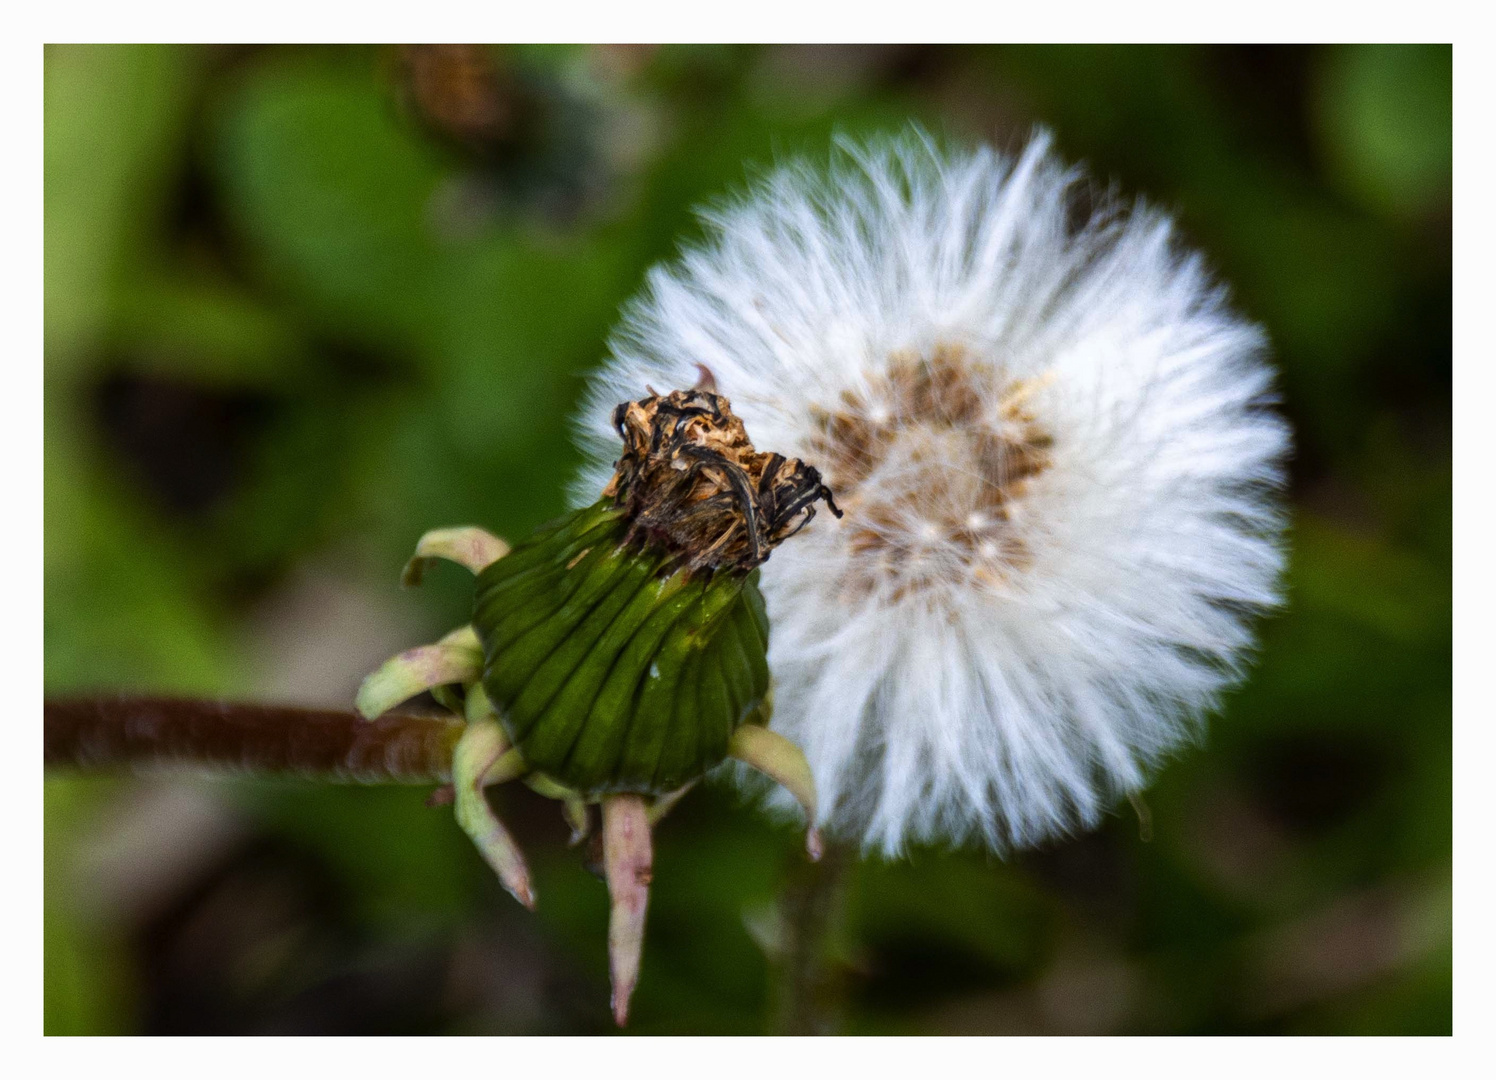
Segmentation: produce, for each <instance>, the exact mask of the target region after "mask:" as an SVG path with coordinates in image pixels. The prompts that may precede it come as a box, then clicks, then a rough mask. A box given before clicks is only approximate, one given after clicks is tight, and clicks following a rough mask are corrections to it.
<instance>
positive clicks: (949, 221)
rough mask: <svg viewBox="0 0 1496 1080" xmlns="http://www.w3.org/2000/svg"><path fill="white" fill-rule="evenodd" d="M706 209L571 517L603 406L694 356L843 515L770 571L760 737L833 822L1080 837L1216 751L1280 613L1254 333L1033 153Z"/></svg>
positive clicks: (902, 829)
mask: <svg viewBox="0 0 1496 1080" xmlns="http://www.w3.org/2000/svg"><path fill="white" fill-rule="evenodd" d="M1082 197H1084V198H1082ZM1083 203H1085V204H1089V205H1088V206H1086V208H1085V209H1080V207H1081V205H1082V204H1083ZM704 219H705V221H706V224H707V227H708V236H707V239H706V240H705V241H704V242H703V243H702V244H701V245H699V246H696V247H692V248H688V249H687V250H685V251H684V252H683V253H682V255H681V256H680V258H679V259H677V260H676V261H674V262H672V263H669V264H665V265H662V266H658V267H655V268H654V269H653V270H651V271H650V274H649V278H648V285H647V287H646V289H645V290H644V292H643V293H642V294H641V296H640V297H639V298H637V299H636V300H635V301H634V302H633V303H632V304H631V305H630V306H629V307H628V308H627V309H626V310H625V314H624V318H623V321H622V323H621V325H620V327H619V329H618V331H617V332H616V334H615V336H614V338H613V340H612V342H611V351H612V356H611V357H610V359H609V361H608V363H607V364H606V365H605V366H604V367H603V369H602V370H601V371H600V372H599V373H598V374H597V375H596V376H595V377H594V379H593V381H592V385H591V387H590V391H589V399H588V405H587V407H586V409H585V410H584V413H583V417H582V423H581V427H580V430H581V435H582V440H583V442H584V445H585V446H586V448H587V449H588V450H589V453H590V458H591V464H590V466H589V468H588V469H587V470H586V472H585V474H584V476H583V477H582V478H581V480H580V481H579V484H578V488H577V492H578V498H579V499H581V500H583V501H590V499H592V498H594V497H595V495H596V492H597V490H598V489H599V488H600V487H601V486H602V483H604V482H605V481H606V479H607V477H608V474H609V472H610V470H611V462H612V459H613V457H614V456H616V439H615V438H614V437H613V435H612V432H611V431H610V429H609V427H608V420H607V418H608V414H609V411H610V410H611V409H612V407H613V406H614V405H615V404H616V403H617V402H619V401H623V400H628V399H630V398H632V397H635V396H637V395H638V393H639V392H640V389H641V388H642V387H644V386H645V385H646V384H653V385H655V386H672V387H675V386H690V385H692V384H694V383H695V381H696V379H697V377H698V365H704V366H705V367H706V368H707V369H708V370H710V371H711V373H712V374H713V376H714V378H715V381H716V385H717V388H718V390H719V392H720V393H722V394H724V395H725V396H726V397H727V398H728V399H729V400H730V401H731V402H732V404H733V407H734V409H735V410H736V411H737V413H738V415H739V416H741V417H742V419H743V421H744V423H745V424H746V426H747V429H748V431H749V432H750V433H751V435H752V437H753V438H754V439H755V440H756V441H757V442H759V443H760V444H762V445H770V446H774V447H776V448H777V449H780V450H781V451H782V452H783V453H786V454H793V455H795V456H797V457H800V458H802V459H804V460H805V461H806V462H807V463H809V464H811V465H814V466H815V467H817V468H818V469H819V470H820V471H821V473H822V475H823V477H824V479H825V481H826V483H827V484H828V485H829V486H830V487H831V489H832V491H833V492H834V493H835V496H836V500H837V503H838V505H839V506H840V507H841V508H842V509H843V510H844V511H845V516H844V517H843V518H842V519H840V520H837V519H834V518H833V517H832V516H831V515H829V514H823V515H820V516H818V517H816V519H815V520H814V521H813V522H812V523H811V524H810V525H808V526H807V527H806V528H805V529H804V531H803V532H802V533H801V537H800V539H798V540H797V541H796V542H795V543H794V544H789V545H785V546H784V547H783V548H781V549H779V550H776V551H775V553H774V555H773V557H772V558H771V559H770V560H769V561H768V562H767V563H765V564H764V566H763V570H762V573H763V589H764V594H765V597H766V600H767V603H768V608H769V615H770V620H771V626H772V630H771V637H770V652H769V659H770V667H771V670H772V672H773V677H774V685H775V691H774V694H775V713H774V717H773V722H772V726H773V727H774V728H776V729H777V730H780V731H781V732H782V733H783V734H785V735H786V736H788V737H789V738H791V739H793V740H794V741H795V742H797V743H799V744H800V745H801V746H802V747H803V748H804V750H805V752H806V756H807V758H808V759H809V761H810V764H811V767H812V770H813V772H814V775H815V780H816V784H817V787H818V789H819V791H820V797H821V815H822V822H821V823H822V824H823V825H824V826H825V827H827V828H828V829H829V830H832V831H834V832H838V833H840V834H841V835H843V836H848V837H851V838H853V839H855V840H857V841H859V842H861V843H862V844H863V845H864V846H866V847H868V848H874V849H880V850H882V851H884V852H887V853H889V854H893V853H897V852H899V851H901V850H902V849H903V848H904V847H905V846H906V845H908V844H910V843H949V844H959V843H963V842H967V841H973V840H974V841H978V842H981V843H984V844H986V845H987V846H990V847H992V848H994V849H997V850H1009V849H1012V848H1015V847H1023V846H1029V845H1032V844H1035V843H1039V842H1042V841H1043V840H1045V839H1047V838H1049V837H1052V836H1055V835H1057V834H1062V833H1065V832H1069V831H1074V830H1077V829H1080V828H1085V827H1090V826H1093V825H1094V824H1096V822H1097V821H1098V820H1099V817H1100V816H1101V814H1102V813H1104V812H1105V811H1106V810H1107V809H1109V808H1110V807H1111V806H1113V805H1114V804H1115V803H1116V802H1117V800H1118V799H1119V798H1120V797H1121V796H1122V795H1124V794H1126V793H1130V792H1133V791H1136V790H1138V789H1140V788H1142V787H1143V786H1144V785H1145V783H1146V780H1147V778H1148V776H1149V775H1150V772H1151V771H1152V769H1153V767H1154V766H1156V765H1157V764H1158V763H1159V762H1160V760H1161V759H1162V758H1163V757H1165V756H1166V755H1167V754H1168V753H1170V752H1171V751H1172V750H1174V749H1176V748H1177V747H1179V746H1180V745H1181V744H1182V743H1184V742H1186V741H1188V740H1189V739H1191V738H1192V737H1194V736H1195V735H1197V734H1198V733H1199V731H1200V727H1201V720H1202V718H1203V717H1204V716H1205V715H1206V714H1207V713H1208V712H1209V711H1210V710H1211V709H1212V708H1213V707H1214V706H1215V705H1216V703H1217V701H1218V699H1219V695H1220V693H1221V691H1222V690H1224V689H1225V688H1226V687H1228V686H1230V685H1231V684H1232V683H1233V682H1235V681H1236V680H1237V679H1238V678H1239V677H1240V676H1241V674H1242V670H1243V665H1244V662H1245V659H1246V657H1247V654H1248V652H1249V650H1250V648H1251V646H1252V641H1253V638H1252V632H1251V626H1250V623H1251V617H1252V615H1253V614H1254V613H1255V612H1257V611H1260V610H1262V609H1264V608H1267V607H1270V606H1272V605H1273V604H1275V603H1276V602H1277V600H1278V581H1279V577H1280V574H1281V569H1282V562H1283V555H1282V549H1281V542H1280V538H1281V533H1282V512H1281V508H1280V502H1279V498H1278V490H1279V488H1280V487H1281V483H1282V461H1283V458H1284V456H1285V454H1286V450H1287V445H1288V434H1287V429H1286V426H1285V425H1284V424H1283V422H1282V420H1281V419H1280V418H1279V417H1278V416H1277V414H1276V413H1275V412H1274V411H1273V410H1272V408H1271V403H1272V372H1271V369H1270V367H1269V366H1268V364H1267V362H1266V360H1265V342H1264V339H1263V336H1262V334H1261V332H1260V331H1259V330H1258V329H1257V328H1256V327H1255V326H1253V325H1251V324H1250V323H1247V322H1245V321H1243V320H1242V319H1241V318H1240V317H1239V316H1237V315H1236V314H1235V313H1234V312H1233V311H1232V310H1231V309H1230V307H1229V305H1228V302H1227V298H1226V295H1225V293H1224V290H1223V289H1222V288H1221V287H1220V286H1219V285H1217V284H1216V283H1215V282H1214V281H1213V280H1212V279H1211V278H1210V277H1209V275H1208V274H1207V272H1206V270H1205V268H1204V266H1203V264H1202V261H1201V260H1200V259H1199V257H1198V256H1195V255H1193V254H1191V253H1189V252H1187V251H1184V250H1182V249H1181V248H1180V247H1179V245H1178V244H1177V243H1176V242H1175V240H1174V239H1173V236H1172V227H1171V223H1170V221H1169V219H1168V218H1167V217H1166V216H1165V215H1164V214H1162V213H1160V212H1158V211H1157V210H1154V209H1151V208H1149V207H1147V206H1146V205H1141V204H1139V205H1135V206H1131V207H1126V206H1123V205H1121V204H1119V203H1117V202H1116V201H1115V200H1111V199H1108V198H1099V197H1096V195H1095V192H1094V190H1093V189H1092V188H1091V187H1090V186H1089V185H1088V184H1087V182H1086V181H1085V180H1084V178H1083V176H1082V175H1081V174H1080V173H1079V172H1078V171H1076V170H1073V169H1069V168H1067V167H1066V166H1064V165H1063V164H1062V163H1060V162H1059V160H1058V159H1057V158H1056V157H1055V155H1054V154H1053V153H1052V151H1051V147H1050V139H1049V137H1048V136H1047V135H1045V134H1043V133H1041V134H1039V135H1037V136H1036V137H1035V138H1034V139H1033V140H1032V141H1031V142H1030V143H1029V145H1028V146H1027V148H1026V149H1024V150H1023V151H1022V152H1021V153H1020V154H1018V155H1016V156H1007V155H1004V154H1001V153H998V152H996V151H994V150H991V149H988V148H977V149H955V150H952V149H946V148H942V147H940V146H938V145H937V144H935V143H934V142H933V141H932V140H930V139H929V138H928V137H926V136H924V135H923V134H921V133H919V132H914V131H912V132H908V133H905V134H903V135H900V136H897V137H892V138H887V139H883V140H877V141H873V142H869V143H842V144H840V146H839V147H838V149H837V150H836V151H835V152H834V153H833V156H832V159H831V161H830V163H829V164H826V163H821V164H816V163H810V162H804V161H799V162H790V163H787V164H785V165H782V166H780V167H779V168H777V169H776V170H775V171H773V172H771V173H770V174H768V175H767V176H765V177H763V178H762V179H761V180H759V181H758V182H756V183H755V184H754V185H753V186H751V187H750V189H749V190H748V191H747V192H746V193H745V194H743V195H741V196H740V197H738V198H736V199H735V200H732V201H729V202H726V203H723V204H720V205H718V206H717V207H715V208H713V209H711V210H709V211H707V212H706V213H705V214H704Z"/></svg>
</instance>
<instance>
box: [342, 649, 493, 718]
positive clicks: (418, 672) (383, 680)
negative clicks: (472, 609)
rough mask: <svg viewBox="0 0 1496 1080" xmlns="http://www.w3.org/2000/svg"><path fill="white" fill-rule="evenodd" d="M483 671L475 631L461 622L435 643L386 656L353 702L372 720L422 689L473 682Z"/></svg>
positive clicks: (361, 712) (363, 684) (359, 689)
mask: <svg viewBox="0 0 1496 1080" xmlns="http://www.w3.org/2000/svg"><path fill="white" fill-rule="evenodd" d="M482 673H483V649H482V646H480V645H479V644H478V635H477V634H476V633H475V632H474V631H473V628H472V627H471V626H464V627H462V628H461V629H459V630H454V631H453V632H452V633H450V634H448V635H447V636H446V637H444V638H442V639H441V640H440V641H438V642H436V643H435V644H434V645H421V646H418V647H417V648H414V649H406V650H405V651H404V652H403V653H400V654H399V655H398V656H393V657H391V658H390V659H388V660H386V661H385V662H384V663H383V664H381V665H380V666H379V668H378V670H376V671H374V672H373V673H372V674H370V675H369V676H368V678H366V679H364V681H363V683H362V684H361V685H360V686H359V688H358V697H357V698H356V699H355V702H354V703H355V706H356V707H357V709H358V711H359V713H360V714H362V715H363V717H364V718H365V719H366V720H373V719H375V718H376V717H379V716H382V715H384V714H385V713H386V712H388V711H389V710H391V709H393V708H394V707H395V706H396V705H399V704H400V703H401V702H402V701H409V700H410V699H411V698H413V697H415V696H416V695H417V694H419V693H421V692H422V691H423V690H430V689H431V688H432V687H435V686H447V685H449V684H452V683H469V682H474V681H476V680H477V679H478V678H479V677H480V676H481V675H482Z"/></svg>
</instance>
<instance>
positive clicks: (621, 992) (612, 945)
mask: <svg viewBox="0 0 1496 1080" xmlns="http://www.w3.org/2000/svg"><path fill="white" fill-rule="evenodd" d="M602 807H603V833H602V836H603V872H604V874H605V876H606V877H607V881H608V895H609V897H610V898H611V900H612V910H611V912H610V913H609V916H608V968H609V973H610V974H611V976H612V981H613V998H612V1003H613V1019H614V1021H615V1022H616V1023H617V1024H618V1026H619V1027H623V1026H624V1025H626V1024H627V1023H628V1016H629V999H630V998H632V997H633V995H634V987H635V985H636V984H637V983H638V981H639V963H640V957H641V955H642V954H643V951H644V920H645V915H646V913H647V911H648V908H649V882H650V877H651V874H652V869H653V864H654V851H653V848H652V846H651V841H650V835H649V810H648V807H647V806H646V804H645V802H644V799H643V797H642V796H639V795H607V796H604V797H603V801H602Z"/></svg>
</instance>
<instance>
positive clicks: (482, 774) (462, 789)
mask: <svg viewBox="0 0 1496 1080" xmlns="http://www.w3.org/2000/svg"><path fill="white" fill-rule="evenodd" d="M517 760H518V751H516V750H513V749H511V748H510V746H509V739H508V738H507V737H506V736H505V734H504V730H503V728H501V727H500V726H499V723H498V721H496V720H482V721H479V722H478V723H470V724H469V725H468V727H467V730H466V731H464V732H463V733H462V738H461V739H459V740H458V741H457V748H456V749H455V750H454V751H453V753H452V787H453V790H454V794H455V796H456V807H455V810H456V814H457V823H458V824H459V825H460V826H462V831H463V832H465V833H467V834H468V836H469V837H470V838H471V839H472V841H473V843H474V844H476V845H477V847H478V851H479V853H480V854H481V855H482V856H483V860H484V861H485V862H486V863H488V865H489V866H491V867H492V868H493V871H494V873H496V874H498V876H499V882H500V883H501V884H502V885H503V886H504V888H505V889H506V890H508V892H509V895H511V896H513V897H514V898H515V899H516V900H518V901H519V902H520V903H521V904H523V905H524V906H525V907H527V908H529V909H530V910H531V911H534V910H535V891H534V889H533V888H532V887H531V885H530V870H529V867H528V866H527V865H526V864H525V856H524V853H523V852H521V851H520V849H519V845H518V844H516V843H515V842H514V837H512V836H511V835H510V834H509V830H508V829H506V828H504V823H503V822H501V821H500V820H499V818H498V815H497V814H495V813H494V812H493V808H492V807H491V806H489V805H488V799H487V797H486V796H485V795H484V794H483V788H484V785H485V784H487V783H491V782H496V781H497V779H498V778H499V777H500V776H503V774H505V773H508V772H510V771H512V769H511V768H509V767H508V763H510V762H512V761H517ZM521 767H522V766H521ZM504 778H507V777H504Z"/></svg>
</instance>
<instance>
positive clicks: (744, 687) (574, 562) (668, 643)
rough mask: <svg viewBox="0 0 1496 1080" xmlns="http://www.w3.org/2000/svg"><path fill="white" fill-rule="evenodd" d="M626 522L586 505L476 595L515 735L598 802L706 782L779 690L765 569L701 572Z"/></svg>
mask: <svg viewBox="0 0 1496 1080" xmlns="http://www.w3.org/2000/svg"><path fill="white" fill-rule="evenodd" d="M626 532H627V523H626V522H625V521H624V519H623V517H622V515H621V514H620V513H619V512H618V511H616V510H615V509H614V508H613V507H612V506H611V504H610V503H609V502H608V500H603V501H600V502H599V503H598V504H596V505H595V506H592V507H588V508H586V509H584V510H579V511H576V512H575V513H573V514H571V515H568V516H567V517H566V518H562V519H560V520H558V521H556V522H552V523H551V524H549V525H548V526H545V527H544V528H542V530H540V531H539V532H537V533H536V534H535V535H534V536H532V537H531V538H529V539H528V540H526V541H525V542H523V543H521V544H519V545H518V546H516V547H515V549H514V550H513V551H512V552H511V553H510V554H509V555H508V556H506V557H505V558H503V559H500V560H498V561H497V562H495V563H493V564H492V565H491V566H489V567H487V568H486V569H485V570H484V571H483V572H482V573H481V574H480V575H479V576H478V582H477V592H476V595H475V597H474V605H473V625H474V628H475V629H476V631H477V633H478V637H479V639H480V641H481V642H482V645H483V655H484V662H483V680H482V681H483V686H484V689H485V690H486V692H487V694H488V697H489V698H490V699H491V701H492V702H493V704H494V707H495V709H496V711H497V712H498V714H499V716H500V719H501V721H502V723H503V725H504V729H505V731H506V732H507V734H508V735H509V737H510V739H511V740H512V741H513V743H514V745H515V746H516V747H518V748H519V750H520V752H521V753H522V754H523V755H524V759H525V760H526V761H527V762H528V763H529V764H530V766H531V767H532V768H533V769H535V770H536V771H537V772H539V773H541V774H543V775H545V776H547V777H549V778H552V779H553V780H554V781H555V782H556V783H558V784H561V785H564V786H565V787H567V788H569V789H571V790H573V791H575V792H578V793H579V794H581V795H583V796H585V797H588V798H595V797H597V796H599V795H601V794H604V793H615V792H632V793H638V794H647V795H664V794H666V793H668V792H674V791H677V790H679V789H680V788H682V787H684V786H686V785H687V784H690V783H692V782H693V781H695V780H697V779H699V778H700V777H701V776H702V775H703V774H704V773H705V772H706V771H707V770H709V769H711V768H712V767H713V766H715V765H717V764H719V763H720V762H722V761H723V760H724V759H725V758H726V756H727V752H728V745H729V740H730V739H731V737H732V734H733V732H734V731H735V730H736V729H737V727H738V726H739V724H741V723H742V722H743V720H744V719H745V718H747V717H749V716H756V715H759V713H760V711H761V707H762V705H763V701H764V698H765V696H766V695H767V693H768V685H769V673H768V662H767V658H766V655H765V650H766V647H767V641H768V633H767V631H768V623H767V619H766V618H764V616H763V598H762V596H761V595H759V592H758V585H757V573H756V572H754V573H751V574H743V573H741V572H737V571H732V570H719V571H717V572H716V573H712V574H696V575H691V574H688V573H686V572H685V571H682V570H679V569H676V568H675V567H676V566H677V564H678V560H677V559H675V558H674V557H672V555H671V553H669V552H666V551H663V550H660V549H657V548H655V547H652V546H650V545H649V544H647V543H645V544H639V543H633V544H630V545H627V546H625V545H624V543H623V541H624V536H625V533H626Z"/></svg>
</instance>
